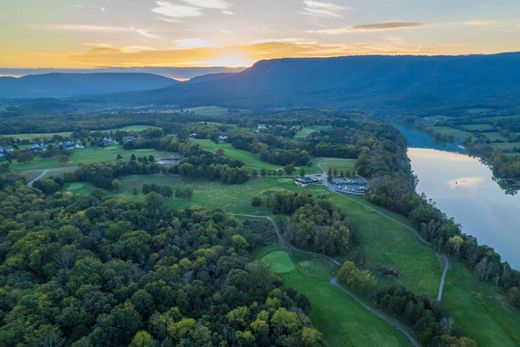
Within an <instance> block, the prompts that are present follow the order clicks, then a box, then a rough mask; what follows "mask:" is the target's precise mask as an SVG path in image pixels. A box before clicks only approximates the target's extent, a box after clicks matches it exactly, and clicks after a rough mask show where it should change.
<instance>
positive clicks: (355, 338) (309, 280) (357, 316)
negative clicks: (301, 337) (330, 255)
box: [257, 246, 410, 347]
mask: <svg viewBox="0 0 520 347" xmlns="http://www.w3.org/2000/svg"><path fill="white" fill-rule="evenodd" d="M268 250H269V251H270V253H267V254H266V255H264V256H263V257H262V259H266V258H267V259H269V260H271V261H273V262H274V263H273V268H274V269H275V271H276V269H277V268H283V269H284V270H288V268H287V264H288V262H290V264H292V270H290V271H283V273H280V276H281V278H282V280H283V282H284V284H285V285H286V286H288V287H291V288H294V289H295V290H297V291H298V292H299V293H301V294H304V295H305V296H306V297H307V298H308V299H309V302H310V304H311V312H310V317H311V320H312V322H313V323H314V325H316V327H317V328H318V329H319V330H320V331H321V332H322V333H323V335H324V337H325V339H326V340H327V342H328V345H329V346H331V347H335V346H338V347H339V346H342V347H343V346H361V347H363V346H367V347H372V346H389V347H390V346H409V345H410V343H409V342H408V340H407V339H406V338H405V337H404V336H403V335H402V334H401V333H400V332H399V331H397V330H396V329H394V328H393V327H392V326H391V325H389V324H388V323H387V322H385V321H383V320H382V319H380V318H378V317H377V316H375V315H374V314H372V313H370V312H369V311H367V310H366V309H365V308H364V307H362V306H361V305H360V304H358V303H357V302H356V301H354V300H353V299H352V298H350V297H349V296H348V295H346V294H345V293H344V292H342V291H341V290H340V289H339V288H337V287H335V286H333V285H331V284H330V283H329V281H330V278H331V277H332V275H333V271H334V268H333V267H331V265H330V263H329V262H325V261H323V260H322V259H320V258H318V257H312V256H309V255H306V254H302V253H299V252H291V254H289V253H288V252H287V251H286V250H283V249H282V248H280V246H278V247H273V246H270V247H268ZM257 253H260V254H265V252H257Z"/></svg>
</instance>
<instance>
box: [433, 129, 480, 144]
mask: <svg viewBox="0 0 520 347" xmlns="http://www.w3.org/2000/svg"><path fill="white" fill-rule="evenodd" d="M430 130H433V132H434V133H437V134H441V135H445V136H451V137H453V138H456V139H458V140H460V141H464V140H465V139H466V138H468V137H471V138H473V134H472V133H471V132H468V131H462V130H459V129H455V128H450V127H445V126H433V127H430Z"/></svg>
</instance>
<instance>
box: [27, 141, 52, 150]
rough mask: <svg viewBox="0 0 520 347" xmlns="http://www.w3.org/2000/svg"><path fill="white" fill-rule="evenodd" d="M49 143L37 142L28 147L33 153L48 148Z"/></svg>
mask: <svg viewBox="0 0 520 347" xmlns="http://www.w3.org/2000/svg"><path fill="white" fill-rule="evenodd" d="M47 147H48V146H47V144H46V143H44V142H40V143H36V144H34V145H32V146H31V147H29V148H28V150H29V152H31V153H42V152H45V151H46V150H47Z"/></svg>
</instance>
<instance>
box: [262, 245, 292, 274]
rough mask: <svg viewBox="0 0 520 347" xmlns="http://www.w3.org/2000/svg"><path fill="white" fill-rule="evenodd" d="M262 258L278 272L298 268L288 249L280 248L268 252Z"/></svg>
mask: <svg viewBox="0 0 520 347" xmlns="http://www.w3.org/2000/svg"><path fill="white" fill-rule="evenodd" d="M261 260H262V261H263V262H266V263H267V264H269V265H271V267H272V269H273V271H274V272H275V273H277V274H282V273H287V272H291V271H293V270H294V269H296V265H295V264H294V263H293V261H292V260H291V257H290V256H289V253H287V252H286V251H281V250H280V251H273V252H270V253H267V254H266V255H265V256H263V257H262V258H261Z"/></svg>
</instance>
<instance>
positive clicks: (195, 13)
mask: <svg viewBox="0 0 520 347" xmlns="http://www.w3.org/2000/svg"><path fill="white" fill-rule="evenodd" d="M155 4H156V5H157V7H154V8H152V12H154V13H157V14H160V15H161V16H164V17H167V18H168V17H172V18H186V17H199V16H202V10H201V9H200V8H199V7H193V6H186V5H178V4H174V3H171V2H169V1H156V2H155Z"/></svg>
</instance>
